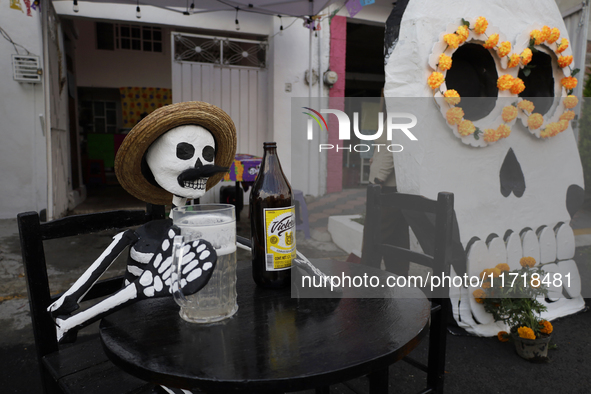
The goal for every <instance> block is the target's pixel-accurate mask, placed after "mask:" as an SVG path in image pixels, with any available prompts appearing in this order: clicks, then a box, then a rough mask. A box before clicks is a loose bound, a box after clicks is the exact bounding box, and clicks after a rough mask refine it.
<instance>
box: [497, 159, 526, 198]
mask: <svg viewBox="0 0 591 394" xmlns="http://www.w3.org/2000/svg"><path fill="white" fill-rule="evenodd" d="M499 178H500V181H501V194H502V195H503V197H509V195H510V194H511V193H513V194H515V197H521V196H523V193H524V192H525V178H524V177H523V171H521V164H519V161H517V157H516V156H515V153H514V152H513V149H512V148H509V151H508V152H507V155H505V160H503V165H502V166H501V172H500V174H499Z"/></svg>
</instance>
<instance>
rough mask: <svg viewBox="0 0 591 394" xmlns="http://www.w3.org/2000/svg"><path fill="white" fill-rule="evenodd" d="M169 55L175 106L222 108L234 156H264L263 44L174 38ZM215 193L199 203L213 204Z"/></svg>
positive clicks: (191, 36) (198, 37) (183, 35)
mask: <svg viewBox="0 0 591 394" xmlns="http://www.w3.org/2000/svg"><path fill="white" fill-rule="evenodd" d="M171 52H172V56H173V59H172V100H173V102H175V103H177V102H183V101H193V100H197V101H205V102H208V103H210V104H214V105H216V106H218V107H220V108H221V109H223V110H224V111H226V112H227V113H228V114H229V115H230V117H231V118H232V120H233V121H234V124H235V125H236V131H237V137H238V146H237V152H238V153H248V154H253V155H262V146H263V142H264V141H265V140H266V139H267V137H268V131H267V69H266V56H267V43H266V42H264V41H254V40H242V39H235V38H226V37H212V36H203V35H196V34H186V33H172V51H171ZM220 187H221V185H218V186H217V187H216V189H219V188H220ZM216 189H214V192H213V193H208V194H206V196H205V197H204V198H203V199H202V201H203V202H211V201H213V196H214V195H218V190H216ZM245 201H248V200H245Z"/></svg>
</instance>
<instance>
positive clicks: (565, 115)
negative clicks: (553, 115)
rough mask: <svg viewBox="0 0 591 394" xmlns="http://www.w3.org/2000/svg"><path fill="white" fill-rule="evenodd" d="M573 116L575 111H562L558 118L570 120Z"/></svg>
mask: <svg viewBox="0 0 591 394" xmlns="http://www.w3.org/2000/svg"><path fill="white" fill-rule="evenodd" d="M574 118H575V111H564V112H563V113H562V115H560V120H568V121H571V120H573V119H574Z"/></svg>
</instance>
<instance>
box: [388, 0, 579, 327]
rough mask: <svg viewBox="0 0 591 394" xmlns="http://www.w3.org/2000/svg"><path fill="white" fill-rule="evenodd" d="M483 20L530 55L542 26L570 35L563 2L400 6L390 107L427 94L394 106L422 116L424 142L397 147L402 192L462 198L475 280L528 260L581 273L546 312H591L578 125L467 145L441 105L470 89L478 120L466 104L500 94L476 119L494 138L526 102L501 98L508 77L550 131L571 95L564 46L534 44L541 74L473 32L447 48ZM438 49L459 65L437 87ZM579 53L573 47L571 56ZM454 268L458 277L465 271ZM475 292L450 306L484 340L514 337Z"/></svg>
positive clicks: (412, 2)
mask: <svg viewBox="0 0 591 394" xmlns="http://www.w3.org/2000/svg"><path fill="white" fill-rule="evenodd" d="M480 16H484V17H485V18H486V19H487V20H488V22H489V26H488V29H489V30H488V31H487V32H488V35H489V36H490V35H492V34H493V33H497V32H498V33H500V34H501V39H500V41H499V43H500V42H502V41H504V40H506V41H508V42H510V43H511V45H512V51H514V52H515V53H520V51H522V50H523V49H525V48H527V46H528V45H529V35H530V32H531V31H532V30H533V29H540V28H542V26H549V27H556V28H558V29H559V30H560V32H561V37H566V36H567V33H566V32H567V30H566V27H565V25H564V22H563V20H562V17H561V15H560V12H559V10H558V8H557V6H556V3H555V2H554V1H553V0H544V1H540V0H535V1H534V0H523V1H518V2H516V1H512V0H495V1H491V0H486V1H485V0H474V1H470V2H462V3H460V4H458V3H457V2H454V1H452V0H441V1H438V2H432V1H428V0H403V1H399V2H398V3H397V6H396V8H395V10H394V11H393V13H392V15H391V16H390V18H389V20H388V22H387V27H386V53H387V58H386V85H385V89H384V93H385V96H386V98H387V102H388V98H396V97H423V98H422V99H409V100H406V101H407V104H408V108H403V107H404V105H405V104H404V102H403V101H402V100H396V101H395V102H394V100H392V101H390V105H389V107H391V106H394V105H396V108H388V110H390V111H391V110H394V109H395V110H396V112H404V111H405V110H407V112H410V113H413V114H415V115H416V116H417V117H418V118H419V120H420V121H419V123H418V125H417V127H415V128H413V134H414V135H415V136H416V137H417V139H418V141H409V140H408V139H405V137H404V136H399V135H394V136H393V142H394V143H400V144H402V145H403V146H404V151H403V152H401V153H395V154H394V160H395V166H396V178H397V184H398V189H399V190H400V191H401V192H405V193H413V194H421V195H424V196H426V197H429V198H436V197H437V193H438V192H439V191H448V192H453V193H454V194H455V211H456V215H457V221H458V227H459V240H460V241H461V244H462V247H463V249H464V252H465V261H466V266H465V267H466V270H467V273H468V275H476V276H478V275H479V273H480V272H481V271H482V270H483V269H485V268H492V267H495V265H497V264H499V263H508V264H509V266H510V267H511V269H515V268H517V267H518V266H519V259H520V258H521V257H522V256H532V257H534V258H535V259H536V261H537V262H541V263H550V264H549V265H546V266H544V270H545V271H547V272H550V273H560V274H561V275H562V277H563V278H564V277H565V275H567V274H569V273H570V277H571V283H570V286H568V287H567V286H565V287H558V288H554V289H551V292H550V296H549V298H548V299H547V300H544V301H543V302H544V303H546V305H547V307H548V311H547V312H546V313H545V315H544V317H545V318H547V319H552V318H556V317H559V316H564V315H567V314H571V313H574V312H576V311H578V310H580V309H582V308H583V307H584V301H583V299H582V297H581V294H580V293H581V283H580V277H579V274H578V270H577V266H576V264H575V262H574V260H573V257H574V252H575V243H574V235H573V231H572V229H571V228H570V226H569V222H570V220H571V217H572V216H573V215H574V213H575V212H576V211H577V209H578V208H579V206H580V204H581V203H582V201H583V195H584V192H583V188H582V186H583V174H582V167H581V162H580V158H579V155H578V151H577V146H576V141H575V138H574V133H573V131H572V129H571V127H570V124H569V125H568V128H566V129H565V130H564V131H563V132H561V133H559V134H558V135H555V136H553V137H551V138H540V130H541V129H543V127H545V126H543V127H542V128H540V129H538V130H537V134H536V133H534V132H532V131H531V128H530V129H529V130H528V123H527V117H526V118H525V119H516V120H514V121H512V123H510V124H509V126H510V128H511V133H510V135H509V136H508V137H506V138H503V139H500V140H498V141H496V142H494V143H488V142H486V141H485V140H484V139H483V138H482V135H481V136H480V140H477V139H476V138H474V137H473V136H471V137H470V138H471V139H469V140H468V138H467V137H466V138H465V137H463V136H461V135H460V134H458V131H457V130H458V128H457V126H453V127H450V125H449V123H448V122H446V118H445V111H444V110H443V109H442V108H443V107H442V105H441V103H439V102H436V100H435V99H434V98H433V96H434V95H435V96H437V94H438V93H436V92H437V91H440V90H441V91H445V89H452V88H456V89H458V91H459V90H461V88H462V87H464V88H465V89H464V90H465V91H466V92H465V93H464V94H463V95H462V93H461V92H460V96H462V102H461V103H460V104H459V105H460V106H462V105H465V106H466V107H465V114H466V115H465V116H466V117H467V116H468V110H467V106H468V104H469V103H468V102H469V100H470V99H468V100H466V99H465V97H470V96H481V97H491V100H490V101H488V102H487V103H486V105H482V106H479V107H478V109H479V110H484V114H472V115H471V116H473V120H474V123H475V124H476V126H477V127H480V128H481V130H482V131H484V130H485V128H487V127H491V126H488V125H487V124H484V123H486V122H489V123H490V124H491V125H492V124H493V123H494V120H495V119H498V117H499V116H500V113H501V111H502V109H503V108H504V106H507V105H512V103H516V102H517V101H518V100H519V99H520V98H519V97H518V95H517V94H513V93H510V92H509V91H500V90H497V78H498V77H500V76H501V75H506V74H509V75H512V76H513V77H515V78H516V77H518V76H519V77H520V78H523V79H524V80H525V82H526V83H525V85H526V89H529V90H526V91H523V92H522V93H520V94H519V96H521V97H523V98H528V97H532V96H538V98H534V99H530V98H528V99H529V100H532V101H534V102H536V107H538V108H539V110H538V111H536V112H541V113H542V114H543V116H544V125H546V124H548V123H549V122H550V121H551V119H550V118H551V117H553V116H557V115H553V114H556V113H557V111H560V110H561V108H562V107H560V106H561V105H562V104H560V102H561V100H562V98H561V97H564V96H565V95H566V93H565V90H566V89H563V87H562V86H561V79H562V78H564V77H566V76H568V75H570V70H569V68H568V67H565V68H561V67H559V66H558V64H557V63H558V62H557V60H558V57H557V55H556V48H557V44H551V45H550V44H539V45H535V48H536V49H537V50H538V51H539V52H535V51H534V56H533V60H532V64H534V63H535V64H536V67H535V68H529V72H531V75H530V74H528V73H527V72H525V70H526V68H525V67H524V66H523V65H521V66H517V67H513V68H511V67H508V66H507V57H505V58H504V59H502V58H501V56H500V54H499V52H498V50H495V49H485V48H484V47H483V41H484V39H483V38H480V37H477V36H475V33H474V32H473V31H472V32H471V33H470V37H469V38H468V40H467V41H466V43H465V44H463V45H460V46H459V48H457V49H454V48H451V47H446V45H445V44H443V45H442V44H441V42H443V39H444V34H449V33H454V31H455V29H457V28H458V26H460V25H461V24H462V18H463V19H464V20H466V21H472V25H471V27H474V24H473V23H474V20H475V19H476V18H477V17H480ZM437 48H439V50H440V52H441V53H443V52H445V53H446V54H448V55H450V57H452V59H453V63H452V68H451V69H449V70H448V71H447V74H445V82H444V84H443V85H442V86H441V87H439V88H436V89H433V88H432V87H431V86H430V85H429V84H428V83H427V81H428V77H429V76H430V75H431V73H432V72H433V71H434V67H438V65H437V61H438V60H437V59H435V60H434V56H439V52H438V53H435V52H436V50H437ZM471 48H472V49H471ZM570 54H572V52H570V50H569V49H568V50H567V51H565V52H563V53H562V55H570ZM454 69H455V70H454ZM454 73H455V74H454ZM526 74H527V75H526ZM528 75H529V76H528ZM446 84H447V86H446ZM454 84H455V85H454ZM456 85H457V87H456ZM466 93H467V94H466ZM439 95H440V94H439ZM504 97H507V98H504ZM539 97H547V98H549V101H546V102H544V101H543V100H539ZM536 100H537V101H536ZM394 103H395V104H394ZM442 114H443V115H444V116H442ZM558 115H560V112H558ZM522 118H523V117H522ZM523 120H525V121H523ZM478 122H481V123H483V124H482V125H479V123H478ZM569 123H570V122H569ZM492 127H497V125H494V126H492ZM453 268H455V269H456V271H458V266H457V265H456V266H455V267H453ZM459 273H460V274H462V273H463V272H461V270H460V271H459ZM564 284H566V282H564ZM473 290H474V288H470V287H460V288H455V287H452V290H451V294H450V298H451V300H452V305H453V312H454V317H455V318H456V321H457V322H458V324H459V326H460V327H463V328H465V329H466V330H467V331H469V332H471V333H474V334H478V335H496V333H497V332H498V331H499V330H500V329H506V328H505V327H503V326H502V324H497V323H495V322H494V321H493V319H492V315H490V314H488V313H486V312H485V311H484V309H483V307H482V305H481V304H478V303H477V302H476V301H475V299H474V297H473V295H472V292H473Z"/></svg>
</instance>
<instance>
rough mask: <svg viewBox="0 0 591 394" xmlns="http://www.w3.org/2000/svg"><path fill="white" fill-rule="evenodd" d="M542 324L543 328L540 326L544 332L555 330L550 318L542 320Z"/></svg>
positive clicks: (550, 332)
mask: <svg viewBox="0 0 591 394" xmlns="http://www.w3.org/2000/svg"><path fill="white" fill-rule="evenodd" d="M540 326H542V328H540V332H541V333H542V334H548V335H550V334H552V331H554V327H552V323H550V322H549V321H548V320H542V321H541V322H540Z"/></svg>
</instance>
